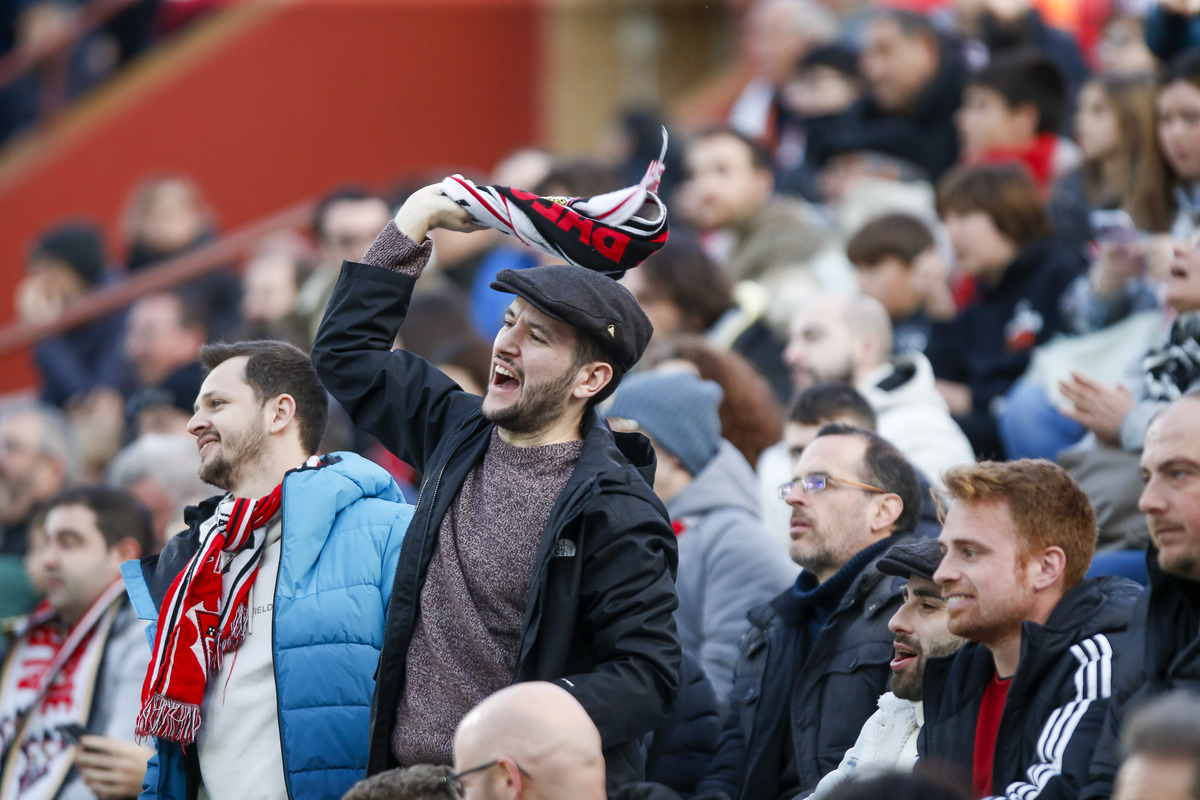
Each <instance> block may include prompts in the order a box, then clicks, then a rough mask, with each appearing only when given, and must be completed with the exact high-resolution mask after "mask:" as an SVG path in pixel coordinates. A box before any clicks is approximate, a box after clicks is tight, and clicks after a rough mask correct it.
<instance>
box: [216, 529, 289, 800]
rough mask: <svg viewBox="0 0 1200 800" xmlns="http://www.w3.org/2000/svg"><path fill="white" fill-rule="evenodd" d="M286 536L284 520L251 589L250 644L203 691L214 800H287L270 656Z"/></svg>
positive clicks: (271, 533) (270, 535)
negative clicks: (277, 579) (281, 541)
mask: <svg viewBox="0 0 1200 800" xmlns="http://www.w3.org/2000/svg"><path fill="white" fill-rule="evenodd" d="M214 522H215V520H214ZM206 533H207V531H206ZM282 535H283V529H282V525H281V524H280V519H279V518H277V519H276V520H275V522H274V523H273V524H272V525H271V527H270V528H269V529H268V530H267V543H266V546H265V547H264V548H263V554H262V561H261V563H260V564H259V567H258V575H257V576H255V579H254V585H253V586H252V587H251V589H250V597H249V601H250V603H249V604H250V625H249V629H248V630H247V632H246V638H245V640H244V641H243V642H242V645H241V647H239V648H238V649H237V650H233V651H231V652H229V653H226V654H225V655H224V657H223V658H222V661H221V669H220V670H218V671H217V673H216V674H214V675H210V676H209V679H208V685H207V686H205V687H204V700H203V701H202V702H201V704H200V719H201V723H200V731H199V733H198V734H197V736H196V753H197V755H198V756H199V759H200V779H201V782H202V784H203V786H202V792H203V794H204V795H205V796H206V797H207V798H208V800H284V798H286V797H287V786H286V784H285V782H284V776H283V749H282V746H281V743H280V732H279V709H278V706H277V702H278V701H277V699H276V695H275V670H274V661H273V659H272V655H271V638H272V636H271V634H272V631H273V624H272V623H273V616H272V612H273V609H274V603H275V580H276V578H277V577H278V575H279V553H280V540H281V537H282ZM206 538H207V537H206Z"/></svg>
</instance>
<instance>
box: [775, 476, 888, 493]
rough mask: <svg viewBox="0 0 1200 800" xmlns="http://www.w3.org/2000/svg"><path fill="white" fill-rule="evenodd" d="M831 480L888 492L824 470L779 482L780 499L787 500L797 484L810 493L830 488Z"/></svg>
mask: <svg viewBox="0 0 1200 800" xmlns="http://www.w3.org/2000/svg"><path fill="white" fill-rule="evenodd" d="M831 482H832V483H844V484H846V485H847V486H853V487H855V488H856V489H863V490H865V491H868V492H879V493H880V494H887V492H886V491H884V490H883V489H880V488H879V487H878V486H868V485H867V484H865V483H859V482H858V481H852V480H850V479H849V478H838V477H836V476H834V475H826V474H825V473H824V472H814V473H813V474H812V475H806V476H804V477H803V478H796V479H795V480H792V481H788V482H787V483H781V484H779V489H778V491H779V499H780V500H787V497H788V495H789V494H791V493H792V489H795V488H796V487H797V486H799V487H800V488H801V489H803V490H804V491H805V492H807V493H809V494H816V493H817V492H823V491H825V490H826V489H828V488H829V484H830V483H831Z"/></svg>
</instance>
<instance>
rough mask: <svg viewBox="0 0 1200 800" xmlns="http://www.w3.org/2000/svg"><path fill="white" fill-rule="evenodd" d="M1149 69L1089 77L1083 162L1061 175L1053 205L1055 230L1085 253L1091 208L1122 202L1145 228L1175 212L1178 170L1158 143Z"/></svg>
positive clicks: (1165, 223)
mask: <svg viewBox="0 0 1200 800" xmlns="http://www.w3.org/2000/svg"><path fill="white" fill-rule="evenodd" d="M1155 101H1156V96H1155V85H1154V80H1153V78H1151V77H1150V76H1135V77H1118V76H1097V77H1094V78H1092V79H1090V80H1089V81H1088V82H1087V83H1085V84H1084V86H1083V90H1082V91H1081V92H1080V94H1079V107H1078V110H1077V111H1076V114H1075V138H1076V140H1077V141H1078V144H1079V149H1080V151H1081V152H1082V153H1083V159H1084V160H1083V164H1082V165H1081V166H1080V167H1079V169H1077V170H1075V171H1074V172H1072V173H1070V174H1068V175H1066V176H1064V177H1063V178H1062V179H1060V180H1059V181H1058V182H1057V183H1056V184H1055V185H1054V188H1053V190H1052V191H1051V196H1050V202H1049V205H1048V208H1047V210H1048V211H1049V213H1050V219H1051V221H1052V222H1053V224H1054V228H1055V231H1056V232H1057V233H1058V235H1059V236H1060V237H1061V238H1063V239H1064V240H1065V241H1067V242H1069V243H1070V244H1072V245H1073V246H1077V247H1078V248H1079V252H1081V253H1082V252H1083V250H1084V246H1085V245H1086V244H1087V243H1088V242H1090V241H1092V239H1093V234H1094V231H1093V229H1092V225H1091V220H1090V214H1091V212H1092V211H1095V210H1098V209H1100V210H1115V209H1120V210H1123V211H1125V212H1126V213H1128V214H1129V216H1130V218H1131V219H1132V220H1133V223H1134V225H1135V226H1137V228H1138V229H1139V230H1141V231H1144V232H1154V233H1158V232H1163V231H1166V230H1167V229H1168V228H1169V227H1170V225H1171V218H1172V214H1173V213H1174V205H1175V202H1174V199H1173V198H1172V173H1171V169H1170V167H1169V166H1168V165H1167V163H1166V161H1165V160H1164V159H1163V155H1162V151H1161V149H1160V148H1159V146H1158V138H1157V130H1156V121H1157V120H1156V117H1157V111H1156V109H1155Z"/></svg>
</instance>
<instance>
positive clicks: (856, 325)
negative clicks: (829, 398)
mask: <svg viewBox="0 0 1200 800" xmlns="http://www.w3.org/2000/svg"><path fill="white" fill-rule="evenodd" d="M891 351H892V322H891V318H890V317H889V316H888V313H887V309H885V308H884V307H883V304H882V303H880V302H879V301H878V300H876V299H875V298H873V297H868V296H867V295H862V294H859V295H839V294H818V295H814V296H813V297H812V298H811V299H810V300H809V301H808V302H807V303H805V304H804V305H803V306H801V307H800V308H799V309H798V310H797V312H796V314H795V316H794V317H793V318H792V331H791V338H790V339H789V340H788V345H787V348H786V349H785V350H784V352H783V359H784V362H786V363H787V365H788V368H789V369H790V370H791V373H792V386H793V388H794V389H796V391H803V390H804V389H807V388H808V387H809V386H812V385H813V384H814V383H819V382H823V381H840V382H842V383H849V384H851V385H854V384H857V383H858V382H859V381H861V380H862V379H863V378H864V377H865V376H866V375H867V373H869V372H870V371H871V370H873V369H875V368H876V367H878V366H879V365H881V364H884V363H886V362H887V361H888V359H889V358H890V357H891Z"/></svg>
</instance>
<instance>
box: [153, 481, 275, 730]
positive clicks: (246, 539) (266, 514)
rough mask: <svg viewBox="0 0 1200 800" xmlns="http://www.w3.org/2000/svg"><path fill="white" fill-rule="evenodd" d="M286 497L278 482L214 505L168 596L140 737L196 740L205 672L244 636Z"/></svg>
mask: <svg viewBox="0 0 1200 800" xmlns="http://www.w3.org/2000/svg"><path fill="white" fill-rule="evenodd" d="M282 498H283V484H282V483H281V484H280V485H278V486H276V487H275V490H274V491H273V492H271V493H270V494H269V495H267V496H266V497H261V498H259V499H257V500H249V499H246V498H235V497H227V498H225V499H224V500H222V501H221V504H220V505H219V506H217V522H216V524H215V525H214V526H212V528H211V529H210V533H209V536H208V538H207V539H206V540H205V541H204V542H203V543H202V544H201V546H200V550H199V551H197V553H196V555H194V556H193V557H192V560H191V561H189V562H188V565H187V567H186V568H185V569H184V570H183V571H182V572H180V573H179V575H178V577H176V578H175V582H174V583H172V584H171V588H170V589H168V590H167V595H166V597H165V598H163V603H162V609H161V610H160V611H159V615H158V630H157V631H156V632H155V637H154V657H153V659H151V661H150V669H149V670H148V671H147V673H146V681H145V683H144V684H143V685H142V711H141V713H140V714H139V715H138V720H137V727H136V729H135V730H136V732H137V735H138V736H139V737H141V738H143V739H144V738H147V737H150V736H160V737H162V738H164V739H170V740H172V741H176V742H182V743H184V744H188V743H190V742H192V741H195V738H196V731H197V730H198V729H199V728H200V701H201V700H203V699H204V687H205V685H206V684H207V682H208V676H209V675H210V674H212V673H213V672H215V671H217V670H218V669H220V668H221V656H223V655H224V654H225V653H228V652H230V651H231V650H236V649H237V648H238V646H239V645H240V644H241V643H242V640H243V639H245V638H246V626H247V622H248V620H249V609H248V605H249V596H250V589H251V587H252V586H253V585H254V579H255V578H256V577H257V575H258V566H259V564H260V563H261V561H262V552H263V547H264V545H265V544H266V539H267V527H268V523H270V521H271V520H272V519H273V518H274V517H275V515H276V514H277V513H279V507H280V503H281V501H282Z"/></svg>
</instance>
